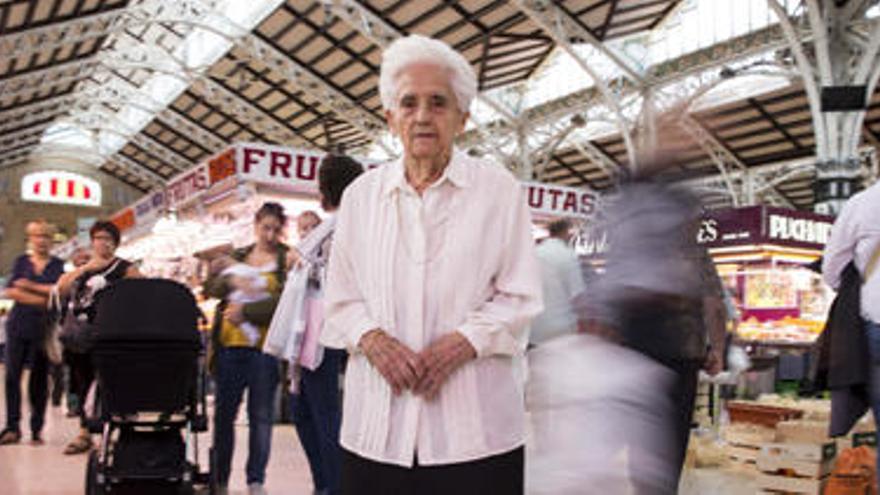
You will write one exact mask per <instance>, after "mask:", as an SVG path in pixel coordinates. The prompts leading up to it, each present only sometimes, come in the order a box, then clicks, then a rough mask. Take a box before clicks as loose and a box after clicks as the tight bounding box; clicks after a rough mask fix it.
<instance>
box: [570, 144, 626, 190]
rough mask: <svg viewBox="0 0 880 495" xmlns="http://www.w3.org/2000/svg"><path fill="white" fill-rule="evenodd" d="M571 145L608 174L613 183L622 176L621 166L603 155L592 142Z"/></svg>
mask: <svg viewBox="0 0 880 495" xmlns="http://www.w3.org/2000/svg"><path fill="white" fill-rule="evenodd" d="M571 145H572V146H573V147H574V149H576V150H577V151H578V153H580V154H581V155H583V156H584V157H585V158H587V159H588V160H590V161H591V162H592V163H593V164H595V165H596V166H598V167H599V168H600V169H602V171H603V172H605V173H606V174H608V177H610V178H611V180H612V181H614V180H615V178H616V177H617V176H618V175H619V174H620V165H618V164H617V162H615V161H614V160H612V159H611V158H609V157H608V155H607V154H605V153H603V152H602V150H600V149H599V147H598V146H596V145H595V144H593V142H592V141H589V140H583V141H573V142H571Z"/></svg>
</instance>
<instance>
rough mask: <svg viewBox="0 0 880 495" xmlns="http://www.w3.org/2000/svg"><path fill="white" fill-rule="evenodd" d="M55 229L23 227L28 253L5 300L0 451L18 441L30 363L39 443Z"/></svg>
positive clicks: (38, 224)
mask: <svg viewBox="0 0 880 495" xmlns="http://www.w3.org/2000/svg"><path fill="white" fill-rule="evenodd" d="M53 230H54V229H53V228H52V226H51V225H49V224H48V223H47V222H46V221H45V220H36V221H33V222H30V223H28V224H27V229H26V235H27V242H28V248H29V250H28V253H26V254H23V255H21V256H19V257H18V258H16V260H15V263H14V264H13V268H12V274H11V276H10V277H9V283H8V285H7V287H6V289H5V290H4V291H3V296H4V297H7V298H9V299H12V300H13V301H15V304H14V305H13V306H12V311H10V313H9V316H8V318H7V321H6V330H5V331H6V353H5V363H6V428H5V429H4V430H3V431H2V432H0V445H6V444H13V443H18V442H20V441H21V429H20V426H19V423H20V420H21V374H22V371H23V370H24V366H25V363H30V367H31V372H30V377H29V378H28V399H29V401H30V406H31V422H30V427H31V441H32V442H33V443H34V444H36V445H39V444H42V443H43V437H42V431H43V423H44V420H45V416H46V401H47V394H48V390H47V389H48V386H49V384H48V375H47V374H48V365H49V360H48V358H47V357H46V351H45V349H44V347H43V346H44V340H45V336H46V330H47V328H48V323H49V320H48V313H47V311H46V306H47V302H48V299H49V292H50V291H51V290H52V286H53V285H54V284H55V281H56V280H58V277H60V276H61V273H62V272H63V271H64V263H63V262H62V261H61V260H60V259H58V258H56V257H55V256H52V255H50V254H49V249H50V248H51V247H52V235H53V233H54V232H53Z"/></svg>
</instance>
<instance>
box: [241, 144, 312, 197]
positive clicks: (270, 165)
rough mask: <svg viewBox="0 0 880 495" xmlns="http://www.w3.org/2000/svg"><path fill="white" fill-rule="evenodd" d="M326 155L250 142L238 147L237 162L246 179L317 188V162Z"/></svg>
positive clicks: (302, 188)
mask: <svg viewBox="0 0 880 495" xmlns="http://www.w3.org/2000/svg"><path fill="white" fill-rule="evenodd" d="M325 154H326V153H324V152H317V153H316V152H313V151H305V150H298V149H295V148H285V147H281V146H269V145H263V144H252V143H248V144H242V145H240V146H238V148H237V151H236V160H235V161H236V163H237V165H238V167H237V168H238V174H239V176H241V177H242V178H243V179H245V180H251V181H254V182H258V183H262V184H268V185H274V186H286V187H292V188H296V189H300V190H307V191H317V190H318V165H320V163H321V158H323V157H324V155H325Z"/></svg>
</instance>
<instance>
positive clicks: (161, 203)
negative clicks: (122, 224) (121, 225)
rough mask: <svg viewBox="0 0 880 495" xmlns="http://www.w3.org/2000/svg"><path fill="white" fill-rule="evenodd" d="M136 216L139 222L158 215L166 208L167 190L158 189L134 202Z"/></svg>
mask: <svg viewBox="0 0 880 495" xmlns="http://www.w3.org/2000/svg"><path fill="white" fill-rule="evenodd" d="M133 208H134V216H135V218H136V219H137V222H138V223H143V222H145V221H147V220H149V219H152V218H154V217H157V216H158V215H159V214H160V213H161V212H162V210H164V209H165V192H164V191H156V192H153V193H151V194H148V195H147V197H146V198H144V199H142V200H140V201H138V202H137V203H135V204H134V206H133Z"/></svg>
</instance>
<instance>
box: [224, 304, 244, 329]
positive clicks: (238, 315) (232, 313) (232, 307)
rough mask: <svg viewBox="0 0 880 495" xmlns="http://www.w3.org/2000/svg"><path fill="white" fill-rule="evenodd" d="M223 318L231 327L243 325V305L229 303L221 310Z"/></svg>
mask: <svg viewBox="0 0 880 495" xmlns="http://www.w3.org/2000/svg"><path fill="white" fill-rule="evenodd" d="M223 317H224V318H226V320H227V321H229V322H230V323H232V324H233V325H236V326H238V325H241V324H242V323H244V305H243V304H237V303H229V304H227V305H226V309H225V310H223Z"/></svg>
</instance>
